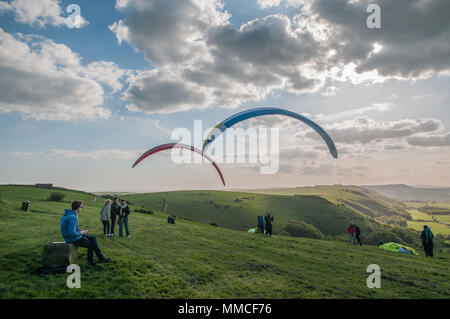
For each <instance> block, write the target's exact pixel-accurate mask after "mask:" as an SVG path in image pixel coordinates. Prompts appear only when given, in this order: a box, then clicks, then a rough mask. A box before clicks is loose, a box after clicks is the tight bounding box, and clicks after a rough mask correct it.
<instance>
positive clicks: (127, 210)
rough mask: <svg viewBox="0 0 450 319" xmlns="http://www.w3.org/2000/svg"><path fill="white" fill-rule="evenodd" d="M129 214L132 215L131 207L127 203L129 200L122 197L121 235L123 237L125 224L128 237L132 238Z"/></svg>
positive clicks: (120, 209)
mask: <svg viewBox="0 0 450 319" xmlns="http://www.w3.org/2000/svg"><path fill="white" fill-rule="evenodd" d="M128 215H130V207H128V205H127V201H126V200H125V199H122V201H121V203H120V207H119V220H118V221H117V224H119V237H123V225H125V231H126V232H127V237H128V238H130V228H129V224H128Z"/></svg>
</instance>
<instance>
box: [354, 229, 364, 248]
mask: <svg viewBox="0 0 450 319" xmlns="http://www.w3.org/2000/svg"><path fill="white" fill-rule="evenodd" d="M359 235H361V230H360V229H359V226H358V225H356V224H355V237H356V240H357V243H359V245H360V246H362V244H361V238H359Z"/></svg>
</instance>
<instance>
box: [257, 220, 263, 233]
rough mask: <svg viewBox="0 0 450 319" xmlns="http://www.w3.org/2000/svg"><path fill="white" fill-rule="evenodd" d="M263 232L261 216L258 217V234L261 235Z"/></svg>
mask: <svg viewBox="0 0 450 319" xmlns="http://www.w3.org/2000/svg"><path fill="white" fill-rule="evenodd" d="M261 230H262V223H261V216H258V234H261Z"/></svg>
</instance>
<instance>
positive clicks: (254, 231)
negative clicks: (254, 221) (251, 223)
mask: <svg viewBox="0 0 450 319" xmlns="http://www.w3.org/2000/svg"><path fill="white" fill-rule="evenodd" d="M248 232H249V233H252V234H254V233H256V228H250V229H249V230H248Z"/></svg>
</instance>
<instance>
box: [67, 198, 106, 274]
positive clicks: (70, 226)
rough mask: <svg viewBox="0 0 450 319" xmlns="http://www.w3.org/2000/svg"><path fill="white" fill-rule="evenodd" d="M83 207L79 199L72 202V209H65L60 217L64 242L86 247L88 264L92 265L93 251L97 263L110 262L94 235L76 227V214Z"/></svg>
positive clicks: (93, 263)
mask: <svg viewBox="0 0 450 319" xmlns="http://www.w3.org/2000/svg"><path fill="white" fill-rule="evenodd" d="M82 208H83V202H82V201H80V200H77V201H74V202H72V209H71V210H70V209H66V210H65V211H64V214H63V216H62V217H61V224H60V230H61V234H62V236H63V238H64V241H65V242H66V243H72V244H74V245H75V246H80V247H84V248H87V249H88V254H87V258H88V264H89V265H92V266H94V265H95V262H94V252H95V254H96V255H97V258H98V263H99V264H104V263H109V262H111V259H108V258H106V257H105V256H104V255H103V253H102V251H101V250H100V247H99V246H98V243H97V238H96V237H95V236H88V235H87V233H88V231H87V230H80V228H79V227H78V215H79V214H80V212H81V209H82Z"/></svg>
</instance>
